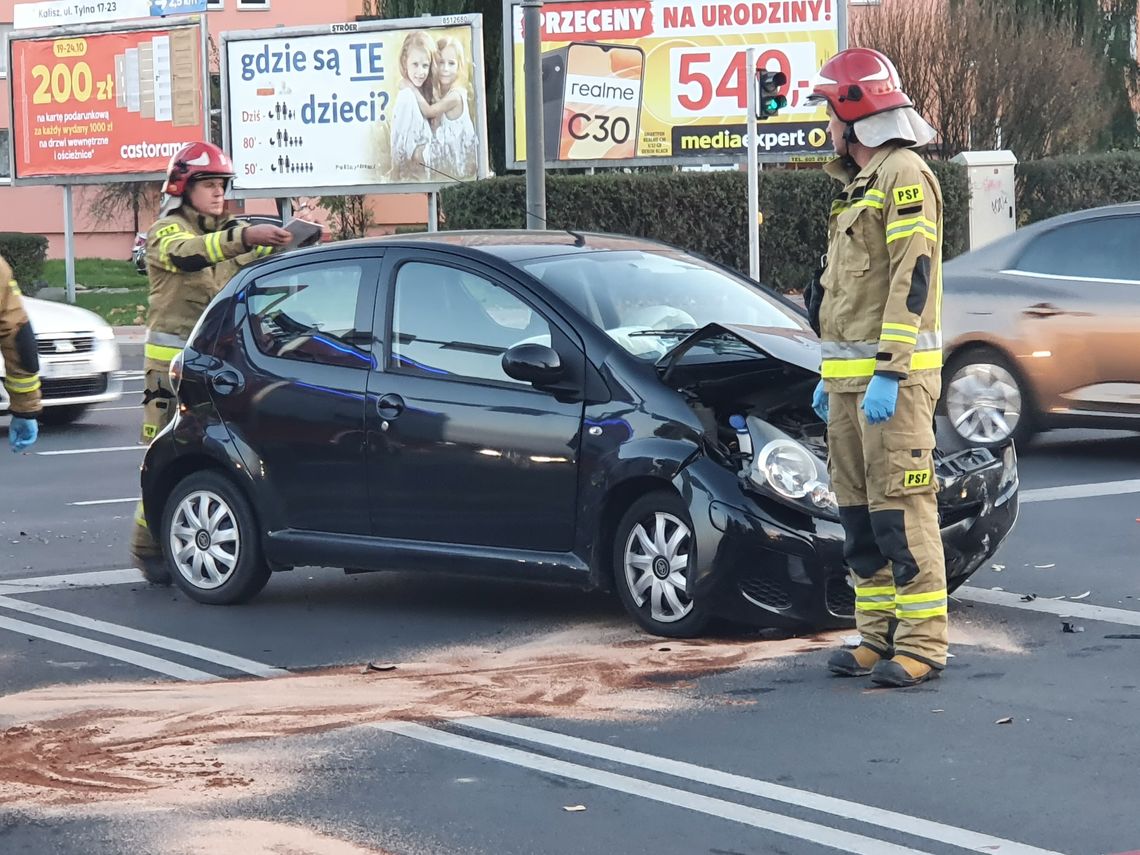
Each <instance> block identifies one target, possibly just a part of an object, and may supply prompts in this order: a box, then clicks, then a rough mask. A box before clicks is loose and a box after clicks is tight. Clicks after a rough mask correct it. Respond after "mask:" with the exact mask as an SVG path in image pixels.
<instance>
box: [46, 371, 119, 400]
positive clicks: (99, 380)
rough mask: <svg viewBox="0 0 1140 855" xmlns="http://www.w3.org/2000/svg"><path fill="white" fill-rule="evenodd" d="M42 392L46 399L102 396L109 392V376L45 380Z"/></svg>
mask: <svg viewBox="0 0 1140 855" xmlns="http://www.w3.org/2000/svg"><path fill="white" fill-rule="evenodd" d="M40 391H41V394H42V395H43V397H45V398H79V397H82V396H86V395H102V394H103V393H104V392H106V391H107V375H106V374H100V375H99V376H98V377H75V378H69V379H63V380H44V381H43V384H42V387H41V390H40Z"/></svg>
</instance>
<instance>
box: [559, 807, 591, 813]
mask: <svg viewBox="0 0 1140 855" xmlns="http://www.w3.org/2000/svg"><path fill="white" fill-rule="evenodd" d="M585 809H586V806H585V805H566V807H564V808H562V810H564V811H566V812H567V813H581V812H582V811H584V810H585Z"/></svg>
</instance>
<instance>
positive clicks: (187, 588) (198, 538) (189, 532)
mask: <svg viewBox="0 0 1140 855" xmlns="http://www.w3.org/2000/svg"><path fill="white" fill-rule="evenodd" d="M162 549H163V554H164V555H165V556H166V561H167V564H168V565H169V567H170V571H171V572H170V575H171V577H172V578H173V579H174V582H175V584H177V585H178V587H179V588H181V589H182V590H183V591H184V592H185V593H186V594H187V596H189V597H190V598H191V599H194V600H197V601H198V602H199V603H206V604H208V605H221V606H227V605H236V604H238V603H244V602H247V601H248V600H250V599H252V598H253V597H254V596H256V595H257V593H258V592H259V591H260V590H261V589H262V588H264V587H265V583H266V582H268V581H269V575H270V572H271V571H270V569H269V565H268V564H266V562H265V558H264V557H263V555H262V552H261V539H260V537H259V535H258V525H257V518H256V517H255V516H254V513H253V508H252V507H250V504H249V502H248V500H247V499H246V498H245V496H244V495H242V492H241V490H239V489H238V488H237V487H236V486H235V485H234V484H233V483H232V482H231V481H230V480H229V479H228V478H226V477H225V476H224V475H221V474H220V473H218V472H195V473H194V474H193V475H188V476H187V477H186V478H184V479H182V480H181V481H180V482H179V483H178V485H177V486H176V487H175V488H174V490H173V491H172V492H171V494H170V497H169V498H168V499H167V501H166V506H165V507H164V508H163V512H162Z"/></svg>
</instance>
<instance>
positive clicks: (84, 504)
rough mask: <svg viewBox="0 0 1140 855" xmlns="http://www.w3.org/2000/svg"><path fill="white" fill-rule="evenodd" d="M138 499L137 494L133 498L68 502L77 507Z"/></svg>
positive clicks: (118, 503) (117, 503) (116, 503)
mask: <svg viewBox="0 0 1140 855" xmlns="http://www.w3.org/2000/svg"><path fill="white" fill-rule="evenodd" d="M138 500H139V497H138V496H135V497H134V498H133V499H91V500H89V501H86V502H68V503H67V504H68V505H71V506H73V507H76V508H86V507H89V506H91V505H125V504H126V503H127V502H137V501H138Z"/></svg>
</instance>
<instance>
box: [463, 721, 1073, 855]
mask: <svg viewBox="0 0 1140 855" xmlns="http://www.w3.org/2000/svg"><path fill="white" fill-rule="evenodd" d="M452 723H453V724H455V725H457V726H459V727H461V728H464V729H470V730H477V731H482V732H485V733H494V734H496V735H498V736H505V737H507V738H510V739H518V740H521V741H524V742H531V743H534V744H537V745H545V746H547V747H549V748H557V749H560V750H563V751H571V752H574V753H576V754H584V755H586V756H587V757H596V758H598V759H599V760H610V761H613V762H615V763H621V764H624V765H626V766H636V767H638V768H640V769H648V770H649V771H651V772H660V773H662V774H664V775H673V776H674V777H677V778H682V779H684V780H686V781H698V782H700V783H702V784H711V785H712V786H714V787H720V788H722V789H726V790H734V791H736V792H738V793H746V794H748V795H752V796H760V797H761V798H765V799H771V800H772V801H777V802H783V803H785V804H789V805H795V806H797V807H804V808H808V809H810V810H814V811H820V812H821V813H827V814H831V815H833V816H838V817H842V818H843V819H853V820H856V821H858V822H865V823H868V824H869V825H877V826H879V827H881V828H887V829H890V830H892V831H900V832H902V833H903V834H909V835H911V836H913V837H922V838H925V839H927V840H930V841H933V842H935V843H946V844H948V845H950V846H958V847H961V848H962V849H974V850H979V851H986V852H999V853H1001V855H1057V853H1052V852H1049V851H1048V850H1045V849H1038V848H1036V847H1034V846H1026V845H1024V844H1021V843H1017V842H1015V841H1012V840H1004V839H1002V838H1000V837H991V836H990V835H988V834H978V833H976V832H973V831H969V830H967V829H964V828H956V827H955V826H952V825H944V824H943V823H940V822H934V821H933V820H927V819H921V818H919V817H914V816H908V815H907V814H904V813H895V812H894V811H889V810H882V809H880V808H876V807H871V806H870V805H864V804H859V803H857V802H849V801H845V800H844V799H837V798H833V797H831V796H823V795H819V794H817V793H812V792H809V791H807V790H798V789H795V788H793V787H785V786H782V785H780V784H772V783H769V782H767V781H759V780H756V779H754V778H747V777H745V776H743V775H734V774H732V773H729V772H721V771H719V770H717V769H708V768H705V767H703V766H697V765H694V764H692V763H684V762H681V761H679V760H669V759H667V758H664V757H657V756H655V755H653V754H643V753H641V752H640V751H630V750H628V749H625V748H616V747H614V746H612V745H605V744H603V743H600V742H590V741H589V740H586V739H579V738H578V737H574V736H565V735H563V734H561V733H555V732H551V731H548V730H540V729H538V728H535V727H528V726H526V725H521V724H516V723H514V722H510V721H500V720H498V719H493V718H485V717H482V716H478V717H472V718H462V719H454V720H453V721H452Z"/></svg>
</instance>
